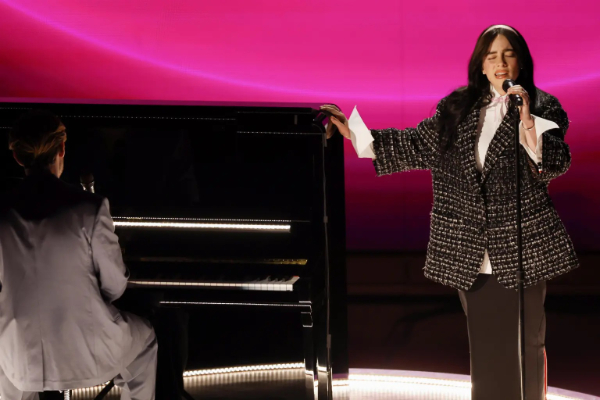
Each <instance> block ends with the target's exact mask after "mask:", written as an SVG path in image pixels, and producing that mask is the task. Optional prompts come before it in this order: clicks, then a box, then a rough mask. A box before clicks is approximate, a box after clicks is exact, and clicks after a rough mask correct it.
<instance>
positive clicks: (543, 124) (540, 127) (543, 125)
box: [519, 115, 558, 164]
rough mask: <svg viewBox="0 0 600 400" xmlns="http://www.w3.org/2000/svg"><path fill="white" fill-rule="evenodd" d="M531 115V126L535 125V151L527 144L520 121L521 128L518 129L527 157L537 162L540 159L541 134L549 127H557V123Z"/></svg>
mask: <svg viewBox="0 0 600 400" xmlns="http://www.w3.org/2000/svg"><path fill="white" fill-rule="evenodd" d="M531 117H532V118H533V126H535V136H536V138H537V145H536V147H535V152H534V151H533V150H532V149H531V148H529V146H528V145H527V139H526V137H525V134H526V131H525V129H524V127H523V123H522V122H521V124H520V126H521V129H519V132H520V141H521V145H523V147H524V148H525V151H526V152H527V154H528V155H529V157H530V158H531V159H532V160H533V161H534V162H535V163H536V164H537V163H539V162H541V161H542V134H543V133H544V132H546V131H548V130H550V129H555V128H558V125H557V124H556V123H555V122H553V121H550V120H548V119H544V118H541V117H536V116H535V115H531Z"/></svg>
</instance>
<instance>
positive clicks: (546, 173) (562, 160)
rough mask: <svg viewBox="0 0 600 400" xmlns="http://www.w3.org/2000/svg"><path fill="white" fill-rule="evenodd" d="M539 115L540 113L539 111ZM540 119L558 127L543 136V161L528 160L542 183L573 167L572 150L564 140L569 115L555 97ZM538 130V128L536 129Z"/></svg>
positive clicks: (550, 99)
mask: <svg viewBox="0 0 600 400" xmlns="http://www.w3.org/2000/svg"><path fill="white" fill-rule="evenodd" d="M538 113H539V111H538ZM540 118H543V119H545V120H548V121H552V122H554V123H555V124H556V125H557V126H555V127H553V128H552V129H548V130H546V131H544V133H542V134H541V136H540V138H541V139H542V143H543V144H542V145H541V147H542V149H541V160H539V162H538V163H537V164H536V163H535V162H534V161H533V160H532V159H530V158H529V159H528V162H529V166H530V168H531V171H532V173H533V176H534V177H535V178H536V179H537V180H540V181H542V182H550V180H552V179H554V178H556V177H559V176H560V175H562V174H564V173H565V172H567V170H568V169H569V167H570V166H571V150H570V149H569V145H568V144H567V143H565V141H564V138H565V135H566V133H567V129H568V128H569V119H568V118H567V113H566V112H565V110H563V108H562V107H561V105H560V103H559V102H558V100H557V99H556V98H555V97H550V98H549V100H548V101H547V102H546V104H544V106H543V107H542V109H541V115H540ZM536 129H537V128H536Z"/></svg>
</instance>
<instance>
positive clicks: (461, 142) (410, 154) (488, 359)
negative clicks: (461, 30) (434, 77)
mask: <svg viewBox="0 0 600 400" xmlns="http://www.w3.org/2000/svg"><path fill="white" fill-rule="evenodd" d="M533 72H534V71H533V61H532V57H531V54H530V52H529V48H528V46H527V43H526V42H525V39H524V38H523V36H522V35H521V34H520V33H519V32H518V31H517V30H516V29H514V28H512V27H510V26H507V25H493V26H491V27H489V28H487V29H485V30H484V31H483V32H482V33H481V34H480V35H479V38H478V39H477V43H476V45H475V49H474V51H473V53H472V55H471V59H470V62H469V65H468V71H467V75H468V85H467V86H466V87H461V88H459V89H457V90H455V91H454V92H452V93H451V94H450V95H448V96H447V97H445V98H443V99H442V100H441V101H440V102H439V103H438V105H437V108H436V111H435V114H434V115H433V116H432V117H430V118H427V119H425V120H424V121H422V122H421V123H419V124H418V125H417V127H416V128H406V129H396V128H389V129H374V130H369V129H367V128H366V126H365V125H364V123H363V122H362V119H361V118H360V116H359V115H358V113H357V111H356V109H355V111H354V113H355V114H354V115H351V116H350V121H351V122H350V123H349V122H348V119H346V117H345V115H344V114H343V113H342V112H341V111H340V110H339V109H338V108H337V107H335V106H332V105H324V106H322V107H321V108H322V110H323V111H324V112H325V113H328V114H330V115H331V119H330V120H331V122H332V123H330V124H329V126H328V135H330V136H331V134H332V133H333V127H334V126H335V127H337V130H338V131H339V132H340V133H341V134H342V135H343V136H344V137H346V138H350V137H351V135H356V136H357V137H361V135H362V137H361V140H360V141H361V142H365V141H366V142H367V143H369V142H372V143H371V145H370V146H366V148H365V149H364V151H362V152H361V154H359V156H360V157H368V158H372V159H373V164H374V166H375V171H376V173H377V175H378V176H380V175H386V174H391V173H395V172H402V171H409V170H415V169H428V170H431V173H432V177H433V198H434V204H433V210H432V213H431V234H430V239H429V244H428V247H427V257H426V264H425V268H424V273H425V276H426V277H427V278H429V279H432V280H434V281H436V282H439V283H441V284H444V285H449V286H451V287H454V288H456V289H458V293H459V297H460V300H461V303H462V305H463V308H464V311H465V313H466V316H467V322H468V332H469V343H470V350H471V352H470V353H471V378H472V383H473V385H472V399H474V400H496V399H498V400H506V399H518V398H520V397H521V396H520V363H519V357H518V354H519V347H518V344H517V343H518V316H519V313H518V306H517V304H518V299H517V291H516V290H515V289H516V287H517V277H516V270H517V265H518V256H517V254H518V251H517V247H516V204H515V185H514V179H515V178H514V175H515V173H514V166H515V154H514V146H513V145H512V143H514V139H513V137H514V129H513V126H514V123H515V122H517V121H518V120H520V122H519V124H520V125H519V126H520V128H519V129H520V133H519V134H520V138H519V139H520V143H521V146H520V148H519V151H520V153H521V158H520V160H521V164H520V169H521V178H520V179H521V196H522V232H523V236H522V237H523V267H524V270H525V287H526V289H525V317H526V321H525V330H526V331H525V343H526V356H525V358H526V378H527V379H526V394H527V398H528V399H530V400H534V399H535V400H542V399H545V390H546V374H545V371H546V353H545V346H544V341H545V329H546V323H545V314H544V298H545V294H546V281H547V280H549V279H551V278H554V277H556V276H559V275H561V274H564V273H566V272H569V271H571V270H573V269H574V268H577V267H578V261H577V257H576V254H575V250H574V247H573V244H572V242H571V240H570V238H569V236H568V235H567V232H566V230H565V228H564V226H563V224H562V222H561V221H560V219H559V217H558V214H557V213H556V210H555V209H554V206H553V204H552V201H551V200H550V197H549V195H548V183H549V182H550V180H552V179H554V178H556V177H558V176H560V175H562V174H564V173H565V172H566V171H567V169H568V168H569V166H570V164H571V154H570V150H569V146H568V145H567V144H566V143H565V141H564V137H565V134H566V131H567V128H568V126H569V120H568V119H567V114H566V113H565V111H564V110H563V108H562V107H561V105H560V103H559V101H558V100H557V99H556V98H555V97H554V96H552V95H550V94H548V93H546V92H543V91H541V90H540V89H538V88H536V86H535V85H534V80H533ZM506 79H512V80H513V81H515V82H516V85H515V86H513V87H510V88H509V89H508V90H507V91H506V92H505V91H504V89H503V83H504V81H505V80H506ZM508 95H519V96H521V97H522V99H523V105H522V106H520V109H519V113H518V115H517V113H512V112H510V110H509V96H508Z"/></svg>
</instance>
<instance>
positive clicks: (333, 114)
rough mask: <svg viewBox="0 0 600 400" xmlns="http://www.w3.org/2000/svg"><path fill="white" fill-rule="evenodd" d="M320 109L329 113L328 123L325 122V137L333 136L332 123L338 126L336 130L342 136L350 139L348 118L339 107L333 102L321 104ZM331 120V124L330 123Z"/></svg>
mask: <svg viewBox="0 0 600 400" xmlns="http://www.w3.org/2000/svg"><path fill="white" fill-rule="evenodd" d="M321 111H322V112H323V113H324V114H326V115H329V122H330V123H329V124H327V139H329V138H330V137H332V136H333V127H334V125H335V126H336V127H337V128H338V131H340V133H341V134H342V136H343V137H345V138H347V139H350V128H349V127H348V119H347V118H346V116H345V115H344V113H343V112H341V111H340V109H339V108H337V107H336V106H334V105H333V104H325V105H322V106H321ZM332 122H333V124H332Z"/></svg>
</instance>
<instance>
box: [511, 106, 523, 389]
mask: <svg viewBox="0 0 600 400" xmlns="http://www.w3.org/2000/svg"><path fill="white" fill-rule="evenodd" d="M511 97H512V96H511ZM516 103H517V102H516V101H513V99H511V102H510V104H511V108H512V112H513V113H514V114H515V115H516V118H515V122H514V130H515V183H516V190H517V196H516V203H517V204H516V206H517V257H518V262H517V292H518V296H519V302H518V304H519V364H520V367H521V400H526V399H527V396H526V393H525V382H526V380H525V375H526V373H525V290H524V285H525V271H523V243H522V227H521V179H520V178H521V173H520V165H521V157H520V155H521V152H520V147H521V142H520V136H521V135H520V130H519V124H520V122H521V120H520V118H519V115H520V113H519V106H518V105H517V104H516Z"/></svg>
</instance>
